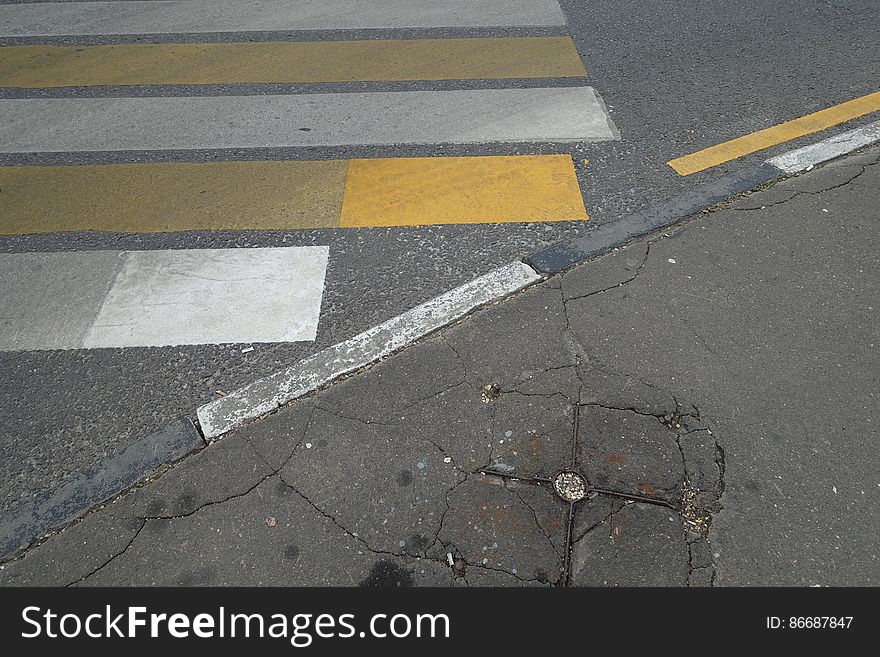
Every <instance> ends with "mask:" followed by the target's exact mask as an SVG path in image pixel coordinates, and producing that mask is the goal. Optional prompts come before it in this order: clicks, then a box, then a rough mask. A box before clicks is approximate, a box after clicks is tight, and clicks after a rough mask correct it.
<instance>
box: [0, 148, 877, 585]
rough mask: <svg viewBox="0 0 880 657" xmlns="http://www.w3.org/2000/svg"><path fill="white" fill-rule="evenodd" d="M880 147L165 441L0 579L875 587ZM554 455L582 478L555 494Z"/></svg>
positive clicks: (737, 202)
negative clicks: (209, 432) (217, 432)
mask: <svg viewBox="0 0 880 657" xmlns="http://www.w3.org/2000/svg"><path fill="white" fill-rule="evenodd" d="M878 162H880V147H875V148H874V149H872V150H869V151H867V152H865V153H863V154H858V155H855V156H850V157H847V158H844V159H842V160H840V161H838V162H836V163H832V164H830V165H828V166H826V167H823V168H820V169H817V170H814V171H812V172H810V173H807V174H805V175H803V176H798V177H795V178H792V179H789V180H786V181H783V182H780V183H778V184H776V185H774V186H772V187H770V188H769V189H766V190H765V191H760V192H756V193H753V194H751V195H748V196H745V197H742V198H740V199H737V200H735V201H733V202H731V203H728V204H727V205H726V206H725V207H723V208H718V209H716V210H715V211H713V212H707V213H705V214H700V215H698V216H696V217H694V218H693V219H692V220H690V221H687V222H685V223H684V224H681V225H679V226H677V227H676V228H673V229H670V230H669V231H667V232H666V233H665V234H660V235H654V236H652V237H650V238H645V239H640V240H637V241H635V242H634V243H632V244H630V245H628V246H626V247H624V248H620V249H619V250H617V251H615V252H613V253H610V254H608V255H606V256H604V257H601V258H599V259H596V260H594V261H592V262H588V263H586V264H583V265H581V266H578V267H575V268H574V269H572V270H570V271H569V272H567V273H565V274H562V275H558V276H555V277H553V278H551V279H550V280H548V281H547V282H545V283H542V284H540V285H536V286H534V287H532V288H529V289H527V290H526V291H524V292H522V293H520V294H519V295H517V296H515V297H513V298H511V299H508V300H506V301H504V302H502V303H500V304H497V305H495V306H492V307H488V308H485V309H483V310H481V311H479V312H478V313H476V314H475V315H474V316H472V317H470V318H468V319H467V320H465V321H463V322H461V323H460V324H458V325H456V326H452V327H449V328H447V329H444V330H442V331H440V332H439V333H437V334H435V335H433V336H431V337H430V338H428V339H426V340H425V341H423V342H421V343H419V344H416V345H414V346H411V347H409V348H407V349H405V350H403V351H402V352H401V353H399V354H397V355H395V356H393V357H391V358H389V359H387V360H386V361H384V362H382V363H380V364H378V365H376V366H375V367H373V368H371V369H369V370H367V371H365V372H363V373H360V374H358V375H355V376H353V377H350V378H348V379H346V380H345V381H342V382H340V383H337V384H335V385H333V386H331V387H329V388H327V389H325V390H322V391H320V392H318V393H317V394H315V395H313V396H310V397H307V398H304V399H301V400H298V401H296V402H293V403H292V404H290V405H289V406H287V407H284V408H282V409H280V410H279V411H278V412H277V413H274V414H272V415H270V416H268V417H266V418H264V419H262V420H259V421H256V422H253V423H251V424H250V425H247V426H244V427H242V428H240V429H237V430H235V431H234V432H232V433H230V434H229V435H227V436H225V437H224V438H223V439H222V440H220V441H218V442H216V443H214V444H213V445H211V446H209V447H207V448H206V449H204V450H202V451H201V452H198V453H197V454H195V455H193V456H190V457H188V458H186V459H184V460H183V461H182V462H181V463H179V464H178V465H177V466H175V467H172V468H171V469H169V470H167V471H166V472H165V473H164V474H162V475H161V476H159V477H156V478H154V479H153V480H152V481H150V482H149V483H147V484H145V485H144V486H142V487H140V488H138V489H136V490H134V491H132V492H130V493H129V494H126V495H123V496H121V497H119V498H118V499H116V500H114V501H113V502H112V503H109V504H107V505H106V506H103V507H101V508H99V509H97V510H95V511H94V512H93V513H91V514H89V515H87V516H86V517H85V518H84V519H83V520H82V521H80V522H77V523H74V524H72V525H71V526H69V527H68V528H67V529H64V530H62V531H60V532H58V533H56V534H54V535H53V536H51V537H49V538H48V539H47V540H45V541H44V542H43V543H41V544H40V545H38V546H36V547H34V548H32V549H30V550H28V551H26V552H25V553H24V554H23V555H22V556H21V557H20V558H18V559H15V560H13V561H9V562H7V563H6V564H4V565H3V567H2V568H0V584H2V585H63V584H77V585H156V584H161V585H182V586H191V585H232V584H238V585H327V584H335V585H362V586H375V585H386V586H415V585H426V584H427V585H444V586H479V585H494V586H504V585H514V586H523V585H554V584H555V585H562V584H568V585H574V586H583V585H586V586H625V585H663V586H695V587H696V586H731V585H761V586H768V585H772V586H783V585H787V586H804V587H806V586H814V585H826V586H855V585H876V584H877V583H878V582H880V553H878V550H877V544H876V540H875V537H876V536H877V533H878V531H880V517H878V515H877V513H876V509H877V505H878V503H880V480H878V477H877V473H878V472H880V455H878V452H877V450H876V437H877V427H876V418H877V415H878V409H880V395H878V390H880V385H878V383H880V381H878V373H880V361H878V349H877V346H878V341H880V331H878V322H877V321H876V320H877V318H876V315H877V311H878V306H877V292H876V291H877V289H878V284H880V280H878V275H880V266H878V265H880V256H878V253H880V248H878V247H880V212H878V207H880V204H878V200H880V199H878V189H880V166H878ZM829 224H833V226H834V231H833V233H832V234H831V236H830V237H829V231H828V226H829ZM426 372H429V373H430V375H426V374H425V373H426ZM487 386H488V387H487ZM559 470H574V471H577V472H579V473H580V474H582V475H583V476H584V477H585V478H586V480H587V482H586V485H587V487H588V488H589V489H590V490H592V491H593V493H595V495H588V496H587V497H586V498H585V499H582V500H580V501H578V502H577V503H576V504H575V506H574V512H573V514H572V515H571V516H569V515H568V508H569V507H568V504H567V503H566V502H563V501H562V500H561V499H559V498H557V497H556V496H555V495H554V493H553V489H552V488H551V484H549V483H548V482H547V481H545V480H546V479H551V480H552V479H553V478H554V477H555V475H556V473H558V472H559ZM634 495H638V496H641V498H640V500H639V501H632V499H631V498H632V496H634ZM626 496H629V499H627V498H626ZM569 518H570V525H569ZM569 548H570V549H571V552H570V554H571V560H570V565H569V567H568V568H567V569H566V561H567V559H566V556H567V554H568V549H569Z"/></svg>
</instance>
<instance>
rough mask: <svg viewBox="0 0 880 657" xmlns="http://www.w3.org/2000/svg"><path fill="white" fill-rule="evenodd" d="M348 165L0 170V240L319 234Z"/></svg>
mask: <svg viewBox="0 0 880 657" xmlns="http://www.w3.org/2000/svg"><path fill="white" fill-rule="evenodd" d="M347 168H348V163H347V162H345V161H339V160H329V161H314V162H310V161H281V162H272V161H270V162H259V161H257V162H208V163H200V164H194V163H188V162H183V163H179V162H174V163H169V162H165V163H155V164H106V165H82V166H51V167H30V166H28V167H16V166H10V167H0V208H3V210H2V211H0V212H2V214H0V216H2V220H3V221H2V223H0V234H3V235H18V234H33V233H53V232H61V231H76V230H97V231H114V232H125V233H155V232H174V231H184V230H249V229H260V230H272V229H286V228H303V229H307V228H329V227H335V226H336V225H338V222H339V212H340V209H341V207H342V192H343V189H344V185H345V174H346V169H347Z"/></svg>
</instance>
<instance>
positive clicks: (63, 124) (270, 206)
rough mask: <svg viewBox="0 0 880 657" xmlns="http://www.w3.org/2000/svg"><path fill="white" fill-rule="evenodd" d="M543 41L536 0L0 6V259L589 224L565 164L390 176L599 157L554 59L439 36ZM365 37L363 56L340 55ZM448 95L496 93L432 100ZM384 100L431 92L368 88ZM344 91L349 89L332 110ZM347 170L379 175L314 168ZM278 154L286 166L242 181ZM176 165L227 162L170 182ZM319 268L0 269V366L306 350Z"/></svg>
mask: <svg viewBox="0 0 880 657" xmlns="http://www.w3.org/2000/svg"><path fill="white" fill-rule="evenodd" d="M564 25H565V18H564V15H563V13H562V10H561V9H560V6H559V4H558V2H557V1H556V0H504V1H502V0H484V1H482V2H473V1H470V0H469V1H465V0H443V1H439V0H406V1H404V0H376V1H374V2H371V3H351V2H345V1H344V0H290V1H285V2H281V1H276V0H258V1H251V2H248V3H241V2H235V1H233V0H211V1H208V0H173V1H171V0H150V1H141V0H115V1H92V0H90V1H85V2H78V1H65V2H23V3H18V4H2V5H0V238H2V236H19V235H37V234H62V235H63V234H67V233H71V234H80V233H83V232H101V233H108V234H119V233H136V234H154V233H166V232H170V233H174V232H179V231H216V230H249V231H261V230H288V231H289V230H312V229H337V230H352V229H368V228H375V227H386V228H387V227H392V228H393V227H404V226H425V225H434V224H491V223H504V222H551V221H583V220H586V219H587V218H588V217H587V212H586V209H585V205H584V200H583V198H582V196H581V191H580V187H579V184H578V181H577V177H576V173H575V168H574V162H573V160H572V157H571V156H570V155H569V154H567V153H565V152H558V150H554V151H553V152H548V153H537V154H528V155H509V154H491V153H489V154H480V155H474V156H444V157H439V156H431V157H418V156H415V157H394V156H391V151H392V149H393V148H396V147H398V146H400V145H402V144H403V145H414V146H436V145H458V146H467V145H474V144H478V145H482V146H489V147H491V146H492V145H495V144H500V145H503V144H544V143H553V144H557V145H563V146H564V144H566V143H582V142H598V141H608V140H613V139H616V138H617V137H618V135H617V131H616V128H615V127H614V124H613V123H612V121H611V119H610V117H609V116H608V113H607V111H606V108H605V105H604V103H603V101H602V99H601V97H600V95H599V94H598V93H597V92H596V90H594V89H593V88H592V87H590V86H588V85H587V84H586V78H587V71H586V69H585V67H584V64H583V62H582V61H581V59H580V57H579V56H578V53H577V50H576V48H575V46H574V43H573V41H572V39H571V38H570V37H568V36H560V35H552V36H546V35H542V34H540V33H539V34H536V35H528V34H527V35H526V36H520V35H517V36H490V37H486V36H473V37H462V36H456V32H455V30H459V31H460V30H461V29H462V28H505V29H506V28H516V29H518V30H520V31H523V30H524V31H526V32H528V31H529V30H532V29H534V30H536V31H539V30H540V29H545V28H554V29H557V30H564ZM364 30H366V31H370V30H379V31H381V32H380V34H379V37H380V38H377V37H376V36H375V35H372V34H367V35H366V36H364V37H363V38H361V37H362V36H363V35H362V32H358V35H359V37H358V38H352V31H364ZM401 30H402V32H401V33H400V37H399V38H397V37H396V32H395V31H401ZM406 30H410V31H411V30H417V31H420V32H419V34H418V35H417V37H416V38H412V34H410V33H409V32H405V31H406ZM431 30H439V31H441V32H442V33H444V34H446V33H447V32H449V31H451V36H448V37H445V36H444V37H441V38H423V37H425V33H426V32H430V31H431ZM227 34H233V35H235V36H234V39H233V40H229V38H227V37H226V36H224V35H227ZM195 37H197V38H195ZM562 78H564V79H568V80H570V81H571V82H570V83H567V84H566V85H564V86H558V85H542V84H541V83H540V81H541V80H542V79H547V80H558V79H562ZM468 80H494V81H502V82H501V84H500V86H497V85H495V86H491V87H490V88H482V87H481V88H448V87H440V88H436V87H435V88H430V86H431V83H438V82H440V81H445V82H449V81H451V82H452V83H453V85H454V84H455V82H456V81H468ZM505 80H511V81H512V82H510V83H509V84H505V83H503V81H505ZM518 80H531V81H532V82H531V83H530V84H528V85H525V86H523V85H521V84H517V82H516V81H518ZM402 81H420V82H425V83H426V84H427V85H428V87H429V88H427V89H424V88H419V89H403V90H389V89H388V88H387V87H383V85H385V84H387V83H392V82H402ZM347 83H359V85H360V86H358V88H357V89H343V90H341V91H340V90H339V89H337V88H335V87H333V86H332V85H334V84H337V85H338V84H347ZM365 84H366V85H370V84H376V85H377V86H376V87H375V88H370V87H369V86H368V87H367V88H366V89H364V87H363V85H365ZM279 85H280V88H279ZM285 85H287V87H285ZM322 85H323V86H322ZM364 147H371V148H373V149H375V150H374V152H375V153H376V155H375V156H373V155H371V156H369V157H352V158H347V159H339V158H334V157H333V154H334V153H335V152H336V151H334V150H333V149H339V148H356V149H357V148H364ZM278 148H284V149H289V150H291V149H292V152H293V153H294V155H293V156H292V157H285V158H283V159H278V158H277V157H267V158H261V156H260V153H262V152H264V151H266V150H267V149H278ZM196 151H200V152H204V151H210V152H215V151H216V152H221V151H222V152H223V153H224V155H223V156H222V157H220V158H219V160H220V161H212V162H205V161H185V160H186V158H185V155H184V161H168V157H167V154H168V153H172V152H173V153H177V154H179V153H184V154H185V153H187V152H196ZM243 152H246V153H247V154H248V156H247V157H244V158H241V157H237V156H236V154H240V153H243ZM300 152H301V153H307V154H309V156H308V157H298V156H297V155H296V154H297V153H300ZM115 153H125V154H132V153H134V154H137V161H135V162H121V161H117V160H115V159H114V154H115ZM230 153H231V154H230ZM316 153H317V154H318V155H319V157H317V158H316V157H315V156H314V155H315V154H316ZM325 153H327V154H329V155H330V157H328V159H324V158H323V154H325ZM47 158H48V159H50V160H51V162H47V161H45V160H46V159H47ZM332 258H333V253H332V252H330V250H329V249H328V246H327V245H317V246H313V247H292V246H289V247H274V248H256V247H241V248H228V249H207V248H202V249H199V248H181V249H171V250H167V249H165V250H153V251H150V250H139V251H130V250H129V251H126V250H119V249H103V250H87V251H76V250H74V251H69V252H45V253H5V254H2V256H0V273H2V277H3V280H4V281H6V284H4V286H3V288H2V289H0V351H21V350H44V349H92V348H105V347H161V346H175V345H195V344H218V345H219V344H246V343H256V342H294V341H305V342H308V341H311V340H314V339H315V334H316V331H317V326H318V323H319V321H320V309H321V302H322V294H323V289H324V280H325V277H326V270H327V267H328V263H329V262H331V261H332ZM233 308H234V309H235V310H236V312H234V313H233V312H229V309H233Z"/></svg>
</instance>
